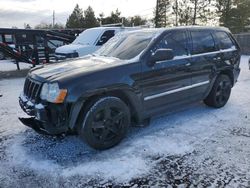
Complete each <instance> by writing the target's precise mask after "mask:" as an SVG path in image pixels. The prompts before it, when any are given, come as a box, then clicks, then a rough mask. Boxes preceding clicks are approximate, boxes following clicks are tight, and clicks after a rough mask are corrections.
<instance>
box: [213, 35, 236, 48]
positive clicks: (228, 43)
mask: <svg viewBox="0 0 250 188" xmlns="http://www.w3.org/2000/svg"><path fill="white" fill-rule="evenodd" d="M215 35H216V37H217V39H218V42H219V45H220V49H223V50H224V49H228V48H232V47H234V44H233V42H232V40H231V39H230V38H229V36H228V34H227V33H225V32H223V31H219V32H216V33H215Z"/></svg>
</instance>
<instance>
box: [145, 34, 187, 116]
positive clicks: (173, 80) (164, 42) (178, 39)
mask: <svg viewBox="0 0 250 188" xmlns="http://www.w3.org/2000/svg"><path fill="white" fill-rule="evenodd" d="M157 49H172V50H173V52H174V59H172V60H167V61H160V62H156V63H155V64H154V65H153V66H148V62H145V64H143V65H142V78H141V79H142V82H141V84H142V88H143V98H144V106H145V110H146V111H148V112H149V113H150V112H152V111H154V110H156V109H158V108H159V107H162V108H165V107H167V104H172V103H176V102H181V101H183V100H185V99H188V98H189V96H190V91H189V90H188V87H189V86H190V85H191V72H190V70H189V65H190V63H189V56H188V55H189V51H188V48H187V33H186V30H178V31H176V32H174V31H173V32H168V33H166V34H165V35H164V36H163V37H162V38H161V39H160V40H159V41H158V42H156V44H155V45H154V46H153V47H152V48H151V49H150V55H151V54H153V53H154V52H155V51H156V50H157Z"/></svg>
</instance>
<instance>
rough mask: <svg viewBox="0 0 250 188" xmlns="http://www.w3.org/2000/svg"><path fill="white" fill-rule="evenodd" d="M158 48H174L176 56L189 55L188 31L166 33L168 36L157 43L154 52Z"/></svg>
mask: <svg viewBox="0 0 250 188" xmlns="http://www.w3.org/2000/svg"><path fill="white" fill-rule="evenodd" d="M157 49H172V50H173V52H174V56H175V57H177V56H184V55H188V50H187V37H186V32H184V31H178V32H175V33H168V34H166V36H165V37H164V38H163V39H162V40H161V41H160V42H159V43H157V44H156V46H155V48H154V49H153V50H152V52H155V51H156V50H157Z"/></svg>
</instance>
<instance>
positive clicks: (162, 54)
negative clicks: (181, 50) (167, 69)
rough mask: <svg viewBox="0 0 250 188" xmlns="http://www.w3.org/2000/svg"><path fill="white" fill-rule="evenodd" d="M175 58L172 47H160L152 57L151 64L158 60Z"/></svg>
mask: <svg viewBox="0 0 250 188" xmlns="http://www.w3.org/2000/svg"><path fill="white" fill-rule="evenodd" d="M173 58H174V53H173V50H172V49H158V50H156V52H155V53H154V54H152V56H151V58H150V64H154V63H156V62H157V61H166V60H171V59H173Z"/></svg>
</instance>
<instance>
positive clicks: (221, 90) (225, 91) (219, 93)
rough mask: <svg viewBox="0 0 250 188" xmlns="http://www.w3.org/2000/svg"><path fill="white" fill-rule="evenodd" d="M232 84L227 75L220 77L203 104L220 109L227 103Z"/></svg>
mask: <svg viewBox="0 0 250 188" xmlns="http://www.w3.org/2000/svg"><path fill="white" fill-rule="evenodd" d="M231 88H232V83H231V80H230V78H229V77H228V76H227V75H220V76H219V77H218V78H217V79H216V81H215V83H214V85H213V88H212V90H211V91H210V93H209V95H208V96H207V98H206V99H204V103H205V104H206V105H208V106H211V107H214V108H221V107H223V106H225V104H226V103H227V101H228V99H229V97H230V94H231Z"/></svg>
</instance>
